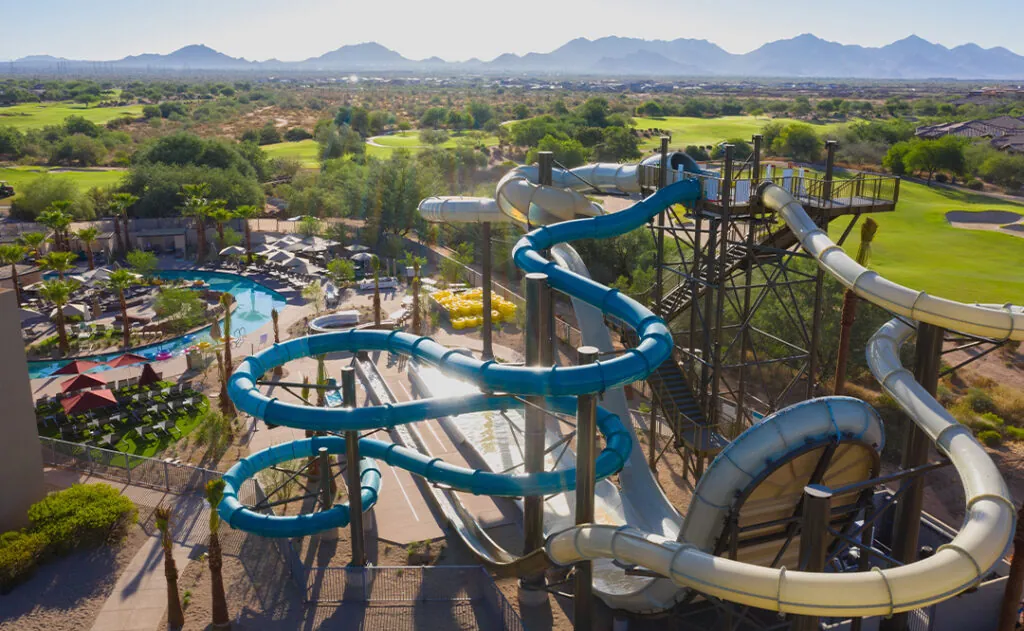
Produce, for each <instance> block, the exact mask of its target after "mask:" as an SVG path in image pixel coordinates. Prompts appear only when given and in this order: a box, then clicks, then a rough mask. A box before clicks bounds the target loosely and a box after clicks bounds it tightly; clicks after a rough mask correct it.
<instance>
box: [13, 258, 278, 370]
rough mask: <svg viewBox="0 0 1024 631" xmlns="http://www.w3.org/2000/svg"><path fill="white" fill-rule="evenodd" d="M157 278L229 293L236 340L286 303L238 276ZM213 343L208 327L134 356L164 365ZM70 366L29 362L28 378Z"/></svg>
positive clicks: (173, 274) (169, 273)
mask: <svg viewBox="0 0 1024 631" xmlns="http://www.w3.org/2000/svg"><path fill="white" fill-rule="evenodd" d="M156 275H157V276H159V277H160V278H166V279H174V280H202V281H205V282H206V283H207V285H209V287H210V289H213V290H215V291H226V292H229V293H230V294H231V295H232V296H234V297H235V300H236V301H237V302H238V307H237V308H236V309H235V311H234V313H233V314H232V316H231V327H232V329H233V330H232V331H231V335H232V336H233V337H241V336H243V335H247V334H249V333H252V332H253V331H255V330H256V329H259V328H260V327H262V326H264V325H266V324H268V323H269V322H270V321H271V318H270V312H271V310H273V309H277V310H279V311H280V310H281V309H282V308H283V307H284V305H285V302H286V299H285V297H284V296H282V295H281V294H279V293H278V292H276V291H274V290H273V289H270V288H268V287H264V286H263V285H261V284H259V283H257V282H256V281H254V280H251V279H249V278H246V277H244V276H238V275H235V274H225V273H223V272H205V271H195V270H162V271H159V272H157V273H156ZM209 340H210V327H206V328H204V329H201V330H199V331H195V332H193V333H189V334H187V335H182V336H180V337H176V338H174V339H170V340H166V341H163V342H160V343H157V344H151V345H149V346H142V347H139V348H133V349H132V352H134V353H138V354H139V355H143V356H145V357H148V358H149V359H150V360H152V361H162V360H165V359H169V358H171V357H174V356H176V355H180V354H182V353H183V352H184V351H185V349H186V348H188V347H190V346H193V345H195V344H198V343H199V342H203V341H209ZM122 353H123V351H120V350H118V351H114V352H111V353H103V354H100V355H89V356H88V359H91V360H93V361H99V362H104V361H108V360H110V359H113V358H115V357H117V356H118V355H121V354H122ZM158 357H159V359H158ZM66 363H68V360H57V361H30V362H28V375H29V377H30V378H32V379H38V378H40V377H47V376H49V375H50V373H52V372H53V371H54V370H57V369H58V368H60V367H61V366H63V365H64V364H66ZM104 370H109V369H108V368H107V367H106V366H99V367H97V368H95V369H93V370H91V371H89V372H102V371H104Z"/></svg>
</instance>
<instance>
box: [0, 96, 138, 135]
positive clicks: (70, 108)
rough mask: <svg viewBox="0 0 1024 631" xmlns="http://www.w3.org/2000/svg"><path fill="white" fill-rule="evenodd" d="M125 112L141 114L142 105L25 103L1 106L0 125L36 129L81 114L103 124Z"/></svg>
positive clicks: (135, 114)
mask: <svg viewBox="0 0 1024 631" xmlns="http://www.w3.org/2000/svg"><path fill="white" fill-rule="evenodd" d="M124 114H131V115H132V116H141V115H142V106H141V105H126V106H123V107H96V106H93V107H85V106H84V105H80V104H78V103H23V104H21V105H12V106H10V107H0V125H8V126H11V127H16V128H18V129H21V130H25V129H36V128H39V127H44V126H46V125H60V124H61V123H62V122H64V119H65V118H67V117H68V116H81V117H83V118H85V119H87V120H91V121H92V122H94V123H97V124H103V123H106V122H107V121H109V120H113V119H115V118H119V117H121V116H122V115H124Z"/></svg>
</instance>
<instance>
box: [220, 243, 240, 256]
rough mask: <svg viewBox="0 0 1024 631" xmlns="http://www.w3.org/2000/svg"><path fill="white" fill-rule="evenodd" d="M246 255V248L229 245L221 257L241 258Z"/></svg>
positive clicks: (221, 252) (221, 253)
mask: <svg viewBox="0 0 1024 631" xmlns="http://www.w3.org/2000/svg"><path fill="white" fill-rule="evenodd" d="M243 254H245V248H243V247H241V246H238V245H229V246H228V247H226V248H224V249H223V250H221V251H220V255H221V256H241V255H243Z"/></svg>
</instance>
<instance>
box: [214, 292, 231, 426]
mask: <svg viewBox="0 0 1024 631" xmlns="http://www.w3.org/2000/svg"><path fill="white" fill-rule="evenodd" d="M233 301H234V297H232V295H231V294H230V293H228V292H224V293H222V294H221V295H220V305H221V306H222V307H223V308H224V367H223V370H222V371H221V374H220V396H219V397H218V403H219V404H220V411H221V413H222V414H224V416H226V417H228V418H232V417H234V416H235V405H234V403H232V402H231V397H229V396H228V380H229V379H230V378H231V371H232V370H234V368H233V366H232V362H233V359H232V357H231V303H232V302H233Z"/></svg>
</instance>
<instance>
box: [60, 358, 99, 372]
mask: <svg viewBox="0 0 1024 631" xmlns="http://www.w3.org/2000/svg"><path fill="white" fill-rule="evenodd" d="M102 365H103V364H101V363H99V362H91V361H89V360H87V359H76V360H74V361H71V362H68V363H66V364H64V365H63V366H61V367H60V368H58V369H57V370H55V371H53V372H51V373H50V375H80V374H82V373H83V372H86V371H89V370H92V369H93V368H96V367H97V366H102Z"/></svg>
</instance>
